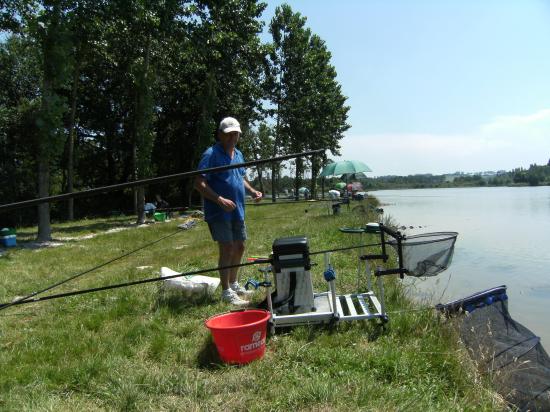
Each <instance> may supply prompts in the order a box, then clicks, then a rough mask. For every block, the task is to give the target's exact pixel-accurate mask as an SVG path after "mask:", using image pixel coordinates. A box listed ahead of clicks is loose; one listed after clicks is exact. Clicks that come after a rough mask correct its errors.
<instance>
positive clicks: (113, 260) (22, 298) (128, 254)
mask: <svg viewBox="0 0 550 412" xmlns="http://www.w3.org/2000/svg"><path fill="white" fill-rule="evenodd" d="M181 232H182V230H178V231H176V232H173V233H170V234H169V235H166V236H163V237H161V238H160V239H157V240H155V241H153V242H149V243H147V244H145V245H142V246H140V247H138V248H137V249H134V250H132V251H130V252H127V253H124V254H123V255H120V256H117V257H115V258H113V259H111V260H108V261H107V262H104V263H101V264H99V265H97V266H94V267H93V268H91V269H86V270H84V271H82V272H79V273H77V274H75V275H72V276H69V277H68V278H66V279H63V280H61V281H59V282H56V283H54V284H53V285H50V286H47V287H45V288H44V289H41V290H38V291H36V292H32V293H30V294H28V295H27V296H23V297H21V298H18V299H15V300H14V301H13V302H10V303H6V304H3V305H0V310H3V309H7V308H8V307H10V306H13V305H18V304H21V302H24V301H28V300H29V299H30V298H33V297H35V296H36V295H39V294H41V293H44V292H47V291H49V290H52V289H54V288H56V287H58V286H61V285H63V284H65V283H67V282H70V281H71V280H74V279H77V278H79V277H81V276H84V275H86V274H88V273H91V272H94V271H96V270H98V269H101V268H102V267H105V266H107V265H109V264H111V263H113V262H116V261H117V260H120V259H122V258H125V257H128V256H130V255H132V254H134V253H136V252H139V251H140V250H143V249H145V248H147V247H149V246H152V245H154V244H156V243H159V242H160V241H162V240H164V239H168V238H169V237H172V236H174V235H176V234H178V233H181Z"/></svg>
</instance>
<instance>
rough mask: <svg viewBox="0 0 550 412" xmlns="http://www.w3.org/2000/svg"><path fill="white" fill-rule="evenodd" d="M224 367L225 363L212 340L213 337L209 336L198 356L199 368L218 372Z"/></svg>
mask: <svg viewBox="0 0 550 412" xmlns="http://www.w3.org/2000/svg"><path fill="white" fill-rule="evenodd" d="M222 365H223V362H222V360H221V358H220V355H219V354H218V349H217V348H216V344H215V343H214V341H213V340H212V336H208V338H207V339H205V340H204V342H203V345H202V348H201V350H200V351H199V354H198V355H197V366H198V367H199V369H206V370H218V369H220V368H221V367H222Z"/></svg>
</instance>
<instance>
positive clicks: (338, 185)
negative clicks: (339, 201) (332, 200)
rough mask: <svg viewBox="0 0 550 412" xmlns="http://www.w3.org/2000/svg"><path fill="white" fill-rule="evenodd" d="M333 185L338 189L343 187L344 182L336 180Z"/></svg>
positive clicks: (344, 185)
mask: <svg viewBox="0 0 550 412" xmlns="http://www.w3.org/2000/svg"><path fill="white" fill-rule="evenodd" d="M334 187H336V188H338V189H343V188H345V187H346V184H345V183H344V182H338V183H336V184H335V185H334Z"/></svg>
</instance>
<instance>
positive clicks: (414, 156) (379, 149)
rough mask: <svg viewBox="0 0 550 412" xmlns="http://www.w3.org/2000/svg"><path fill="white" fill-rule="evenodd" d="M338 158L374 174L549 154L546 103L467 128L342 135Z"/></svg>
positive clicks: (448, 169) (490, 164)
mask: <svg viewBox="0 0 550 412" xmlns="http://www.w3.org/2000/svg"><path fill="white" fill-rule="evenodd" d="M341 145H342V156H341V158H342V159H350V160H351V159H355V160H362V161H364V162H366V163H367V164H368V165H369V166H370V167H371V168H372V170H373V175H375V176H380V175H390V174H393V175H408V174H416V173H433V174H442V173H452V172H455V171H464V172H478V171H485V170H511V169H513V168H516V167H520V166H522V167H528V166H529V165H530V164H532V163H536V164H546V163H547V161H548V158H549V157H550V109H545V110H541V111H538V112H536V113H533V114H529V115H523V116H519V115H517V116H499V117H496V118H495V119H493V120H492V121H490V122H488V123H486V124H483V125H481V126H480V127H479V128H478V129H477V130H475V131H474V132H472V133H470V134H461V135H458V134H457V135H446V134H418V133H416V134H413V133H401V134H371V135H350V136H346V137H345V138H344V139H343V140H342V144H341Z"/></svg>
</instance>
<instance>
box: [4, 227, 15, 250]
mask: <svg viewBox="0 0 550 412" xmlns="http://www.w3.org/2000/svg"><path fill="white" fill-rule="evenodd" d="M16 245H17V235H16V233H15V229H8V228H4V229H2V230H0V246H2V247H13V246H16Z"/></svg>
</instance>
